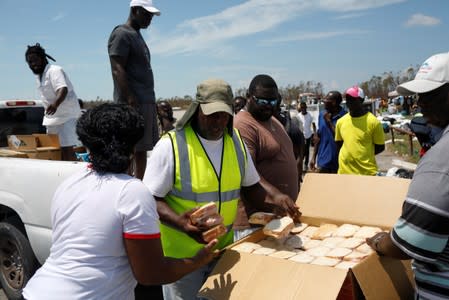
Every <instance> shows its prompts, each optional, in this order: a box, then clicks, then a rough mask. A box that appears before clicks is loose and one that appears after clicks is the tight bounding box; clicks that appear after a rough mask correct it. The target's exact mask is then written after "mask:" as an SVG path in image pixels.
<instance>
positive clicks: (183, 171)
mask: <svg viewBox="0 0 449 300" xmlns="http://www.w3.org/2000/svg"><path fill="white" fill-rule="evenodd" d="M166 136H168V137H170V139H171V141H172V145H173V154H174V155H173V157H174V166H175V167H174V169H175V172H174V173H175V178H174V184H173V188H172V190H171V191H170V192H169V193H168V194H167V196H165V201H166V202H167V204H168V205H169V206H170V207H171V209H173V211H175V212H176V213H177V214H182V213H184V212H186V211H188V210H191V209H192V208H195V207H198V206H202V205H205V204H207V203H209V202H215V203H216V204H217V207H218V210H219V213H220V215H221V216H222V217H223V219H224V221H223V223H224V225H225V226H226V228H227V229H228V232H227V234H225V235H224V236H222V237H221V238H219V242H218V245H217V248H218V249H222V248H224V247H226V246H227V245H229V244H230V243H232V241H233V231H232V224H233V223H234V220H235V217H236V214H237V204H238V199H239V197H240V188H241V186H242V180H243V178H244V174H245V169H246V168H245V167H246V164H247V157H246V151H245V147H244V145H243V142H242V139H241V137H240V134H239V132H238V131H237V130H236V129H234V134H233V136H232V137H231V136H230V135H229V134H227V133H225V134H224V136H223V150H222V156H221V173H220V174H217V173H216V171H215V169H214V167H213V165H212V162H211V161H210V159H209V157H208V156H207V154H206V151H205V150H204V148H203V146H202V144H201V142H200V140H199V139H198V137H197V135H196V133H195V132H194V131H193V129H192V127H191V126H190V125H188V126H186V127H185V128H184V129H183V130H180V131H171V132H168V135H166ZM161 240H162V247H163V250H164V254H165V256H169V257H175V258H185V257H191V256H193V255H195V254H196V253H197V252H198V250H199V249H201V248H202V247H204V245H203V244H200V243H198V242H196V241H195V240H194V239H192V238H191V237H190V236H188V235H187V234H185V233H184V232H181V231H179V230H177V229H176V228H173V227H171V226H169V225H166V224H163V223H161Z"/></svg>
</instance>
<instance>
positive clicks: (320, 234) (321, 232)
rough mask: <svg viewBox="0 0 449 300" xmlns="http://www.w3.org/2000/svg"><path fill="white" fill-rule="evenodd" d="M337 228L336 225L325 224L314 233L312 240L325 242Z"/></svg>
mask: <svg viewBox="0 0 449 300" xmlns="http://www.w3.org/2000/svg"><path fill="white" fill-rule="evenodd" d="M337 228H338V226H337V225H335V224H323V225H321V226H320V227H319V228H318V229H317V230H316V231H315V232H314V233H313V235H312V239H318V240H324V239H325V238H328V237H331V236H332V234H333V233H334V232H335V231H336V230H337Z"/></svg>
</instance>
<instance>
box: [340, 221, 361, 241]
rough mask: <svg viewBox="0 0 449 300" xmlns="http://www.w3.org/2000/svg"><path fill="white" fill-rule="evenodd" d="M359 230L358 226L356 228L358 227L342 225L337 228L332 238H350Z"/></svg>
mask: <svg viewBox="0 0 449 300" xmlns="http://www.w3.org/2000/svg"><path fill="white" fill-rule="evenodd" d="M359 229H360V226H358V225H352V224H343V225H341V226H340V227H338V229H337V230H336V231H335V232H334V234H333V236H338V237H345V238H347V237H351V236H353V235H354V233H356V232H357V230H359Z"/></svg>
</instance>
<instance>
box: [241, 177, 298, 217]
mask: <svg viewBox="0 0 449 300" xmlns="http://www.w3.org/2000/svg"><path fill="white" fill-rule="evenodd" d="M276 191H277V192H276ZM240 192H241V193H242V195H243V197H242V199H245V200H244V201H251V205H252V206H254V207H255V208H257V209H258V210H261V211H267V212H272V213H275V214H277V215H279V216H285V215H290V216H291V217H292V218H294V219H295V218H298V217H299V215H300V212H299V210H298V207H297V206H296V204H295V202H294V201H293V200H292V199H291V198H290V197H289V196H287V195H285V194H282V193H281V192H279V190H277V189H276V188H274V189H272V190H271V192H273V193H274V194H270V193H269V192H267V191H266V190H265V189H264V188H263V186H262V185H261V184H260V183H256V184H254V185H251V186H248V187H243V186H242V189H241V191H240Z"/></svg>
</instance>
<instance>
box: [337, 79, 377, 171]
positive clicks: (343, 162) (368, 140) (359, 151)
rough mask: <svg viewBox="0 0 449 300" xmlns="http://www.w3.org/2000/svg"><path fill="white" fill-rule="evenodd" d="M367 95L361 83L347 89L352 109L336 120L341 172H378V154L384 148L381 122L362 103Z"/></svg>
mask: <svg viewBox="0 0 449 300" xmlns="http://www.w3.org/2000/svg"><path fill="white" fill-rule="evenodd" d="M364 98H365V95H364V93H363V90H362V89H361V88H359V87H358V86H353V87H351V88H349V89H347V90H346V106H347V107H348V109H349V113H348V114H346V115H344V116H343V117H341V118H340V119H339V120H338V121H337V125H336V128H335V142H336V144H337V149H340V152H339V154H338V174H359V175H376V173H377V163H376V157H375V155H376V154H378V153H380V152H382V151H384V149H385V138H384V131H383V128H382V124H381V123H380V122H379V120H377V118H376V117H375V116H374V115H373V114H372V113H371V112H367V111H366V110H365V109H364V107H363V100H364Z"/></svg>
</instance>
